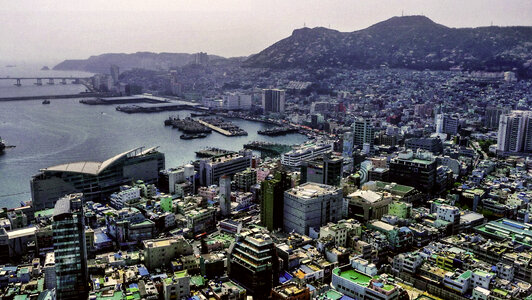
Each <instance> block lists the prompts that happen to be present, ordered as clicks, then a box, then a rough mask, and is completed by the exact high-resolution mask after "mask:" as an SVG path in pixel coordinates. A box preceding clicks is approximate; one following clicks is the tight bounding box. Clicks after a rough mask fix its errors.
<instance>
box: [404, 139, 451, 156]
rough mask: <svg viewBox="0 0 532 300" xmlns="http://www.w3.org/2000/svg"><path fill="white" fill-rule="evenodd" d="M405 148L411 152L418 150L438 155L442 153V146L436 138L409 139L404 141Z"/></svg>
mask: <svg viewBox="0 0 532 300" xmlns="http://www.w3.org/2000/svg"><path fill="white" fill-rule="evenodd" d="M405 148H406V149H410V150H412V151H417V150H418V149H421V150H425V151H429V152H432V153H434V154H440V153H441V152H442V151H443V144H442V142H441V140H440V138H438V137H427V138H411V139H407V140H406V141H405Z"/></svg>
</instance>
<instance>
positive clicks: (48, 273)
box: [43, 252, 56, 290]
mask: <svg viewBox="0 0 532 300" xmlns="http://www.w3.org/2000/svg"><path fill="white" fill-rule="evenodd" d="M43 272H44V285H45V287H46V289H47V290H51V289H55V285H56V275H55V256H54V253H53V252H48V253H46V256H45V258H44V265H43Z"/></svg>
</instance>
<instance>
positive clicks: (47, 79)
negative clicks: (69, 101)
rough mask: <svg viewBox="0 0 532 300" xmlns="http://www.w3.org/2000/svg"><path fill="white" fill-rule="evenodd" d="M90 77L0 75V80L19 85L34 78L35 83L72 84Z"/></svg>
mask: <svg viewBox="0 0 532 300" xmlns="http://www.w3.org/2000/svg"><path fill="white" fill-rule="evenodd" d="M90 79H91V78H90V77H67V76H48V77H0V80H13V81H15V85H16V86H21V85H22V81H23V80H34V81H35V82H34V84H35V85H43V81H45V82H46V83H47V84H50V85H52V84H55V81H56V80H57V81H59V83H60V84H67V83H68V82H70V83H73V84H86V83H87V82H88V81H89V80H90Z"/></svg>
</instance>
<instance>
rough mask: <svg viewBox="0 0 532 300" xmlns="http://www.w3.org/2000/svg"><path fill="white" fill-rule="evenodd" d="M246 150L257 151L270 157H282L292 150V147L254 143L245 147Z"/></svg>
mask: <svg viewBox="0 0 532 300" xmlns="http://www.w3.org/2000/svg"><path fill="white" fill-rule="evenodd" d="M244 148H245V149H251V150H257V151H260V152H264V153H265V154H270V155H274V156H275V155H281V154H283V153H286V152H288V151H290V150H292V148H293V147H292V146H290V145H285V144H277V143H269V142H261V141H253V142H250V143H247V144H245V145H244Z"/></svg>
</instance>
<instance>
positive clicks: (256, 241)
mask: <svg viewBox="0 0 532 300" xmlns="http://www.w3.org/2000/svg"><path fill="white" fill-rule="evenodd" d="M278 272H279V259H278V258H277V254H276V252H275V245H274V243H273V240H272V239H271V237H270V236H268V235H266V234H260V233H256V234H253V235H248V236H246V237H239V240H237V242H236V243H235V245H234V247H233V249H232V252H231V256H230V264H229V278H231V279H232V280H234V281H236V282H237V283H239V284H241V285H242V286H243V287H244V288H245V289H246V290H247V291H248V293H249V294H251V295H252V296H254V297H256V298H263V297H264V295H269V294H270V291H271V289H272V287H273V286H276V285H277V283H278V281H279V275H278Z"/></svg>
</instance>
